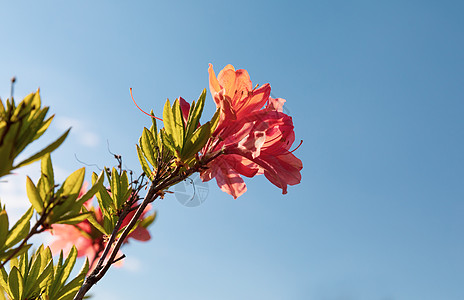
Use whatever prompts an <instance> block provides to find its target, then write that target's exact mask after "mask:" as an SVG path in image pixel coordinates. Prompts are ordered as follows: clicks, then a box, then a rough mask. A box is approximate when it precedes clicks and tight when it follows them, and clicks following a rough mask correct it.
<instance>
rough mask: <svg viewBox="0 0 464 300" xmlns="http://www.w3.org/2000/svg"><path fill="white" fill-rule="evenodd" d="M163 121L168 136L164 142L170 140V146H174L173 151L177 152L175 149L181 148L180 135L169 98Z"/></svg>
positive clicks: (165, 106)
mask: <svg viewBox="0 0 464 300" xmlns="http://www.w3.org/2000/svg"><path fill="white" fill-rule="evenodd" d="M163 123H164V130H165V133H166V136H167V138H166V139H164V140H165V141H164V142H165V143H166V142H170V144H171V145H169V148H173V149H174V151H173V152H174V153H175V150H179V142H180V136H179V135H178V134H177V131H176V119H175V117H174V114H173V112H172V109H171V103H170V102H169V99H168V100H167V101H166V104H165V105H164V110H163ZM166 146H167V145H166Z"/></svg>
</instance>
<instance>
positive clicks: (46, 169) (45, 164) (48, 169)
mask: <svg viewBox="0 0 464 300" xmlns="http://www.w3.org/2000/svg"><path fill="white" fill-rule="evenodd" d="M41 171H42V176H44V177H45V179H46V180H47V181H48V187H49V188H50V187H53V186H54V185H55V175H54V174H53V166H52V159H51V157H50V153H47V154H45V156H44V157H43V158H42V161H41Z"/></svg>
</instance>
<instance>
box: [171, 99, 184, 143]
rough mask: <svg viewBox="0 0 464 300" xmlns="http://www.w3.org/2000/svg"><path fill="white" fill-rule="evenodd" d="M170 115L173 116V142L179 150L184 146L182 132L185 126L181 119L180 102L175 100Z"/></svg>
mask: <svg viewBox="0 0 464 300" xmlns="http://www.w3.org/2000/svg"><path fill="white" fill-rule="evenodd" d="M172 115H173V116H174V124H175V127H174V141H175V145H176V149H177V150H179V151H180V150H181V149H182V146H183V145H184V132H185V124H184V118H183V117H182V109H181V108H180V101H179V99H176V100H175V101H174V103H173V105H172Z"/></svg>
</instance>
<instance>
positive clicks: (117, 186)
mask: <svg viewBox="0 0 464 300" xmlns="http://www.w3.org/2000/svg"><path fill="white" fill-rule="evenodd" d="M111 196H112V197H111V198H112V199H113V205H114V207H115V208H116V210H118V209H119V205H118V198H119V197H121V180H120V176H119V173H118V171H117V170H116V168H113V169H112V171H111Z"/></svg>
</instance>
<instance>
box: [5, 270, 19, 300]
mask: <svg viewBox="0 0 464 300" xmlns="http://www.w3.org/2000/svg"><path fill="white" fill-rule="evenodd" d="M8 290H9V292H10V295H11V297H12V298H13V299H14V300H22V294H23V276H22V275H21V273H20V272H19V270H18V269H17V268H16V267H13V268H12V269H11V271H10V275H9V276H8Z"/></svg>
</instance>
